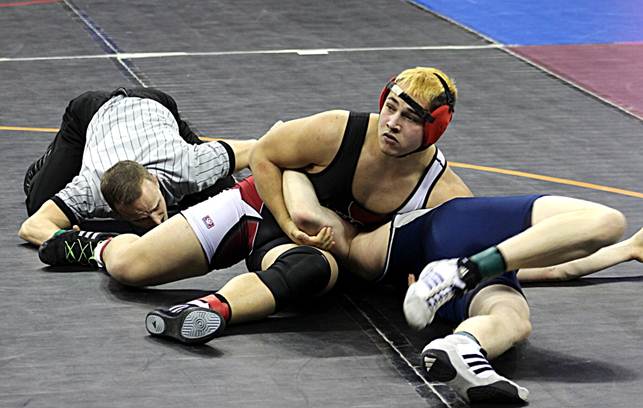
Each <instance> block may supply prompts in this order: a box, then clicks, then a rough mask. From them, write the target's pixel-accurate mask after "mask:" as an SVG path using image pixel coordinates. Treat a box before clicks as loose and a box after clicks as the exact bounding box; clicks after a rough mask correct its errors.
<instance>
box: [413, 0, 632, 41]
mask: <svg viewBox="0 0 643 408" xmlns="http://www.w3.org/2000/svg"><path fill="white" fill-rule="evenodd" d="M412 2H414V3H416V4H419V5H421V6H424V7H426V8H428V9H429V10H433V11H435V12H437V13H439V14H441V15H443V16H445V17H448V18H450V19H452V20H454V21H457V22H458V23H460V24H463V25H465V26H467V27H469V28H471V29H473V30H475V31H477V32H479V33H481V34H484V35H486V36H487V37H490V38H491V39H493V40H495V41H497V42H499V43H502V44H512V45H513V44H515V45H548V44H611V43H621V42H639V41H643V0H574V1H564V0H563V1H561V0H536V1H515V0H467V1H464V0H459V1H454V0H413V1H412Z"/></svg>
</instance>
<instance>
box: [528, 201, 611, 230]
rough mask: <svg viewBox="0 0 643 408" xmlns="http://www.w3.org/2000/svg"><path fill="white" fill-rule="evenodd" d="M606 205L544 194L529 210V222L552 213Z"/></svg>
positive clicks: (534, 221)
mask: <svg viewBox="0 0 643 408" xmlns="http://www.w3.org/2000/svg"><path fill="white" fill-rule="evenodd" d="M607 208H608V207H606V206H604V205H602V204H598V203H593V202H591V201H586V200H580V199H577V198H571V197H562V196H544V197H540V198H538V199H537V200H536V201H534V205H533V207H532V210H531V223H532V225H533V224H537V223H539V222H541V221H543V220H545V219H547V218H549V217H553V216H554V215H558V214H564V213H568V212H572V211H579V210H595V209H607Z"/></svg>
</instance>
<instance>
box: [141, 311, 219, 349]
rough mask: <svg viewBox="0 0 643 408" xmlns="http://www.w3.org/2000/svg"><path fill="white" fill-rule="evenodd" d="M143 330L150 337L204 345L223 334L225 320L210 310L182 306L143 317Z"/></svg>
mask: <svg viewBox="0 0 643 408" xmlns="http://www.w3.org/2000/svg"><path fill="white" fill-rule="evenodd" d="M145 328H146V329H147V331H148V332H149V333H150V334H151V335H152V336H160V337H166V338H170V339H173V340H176V341H179V342H181V343H185V344H204V343H207V342H209V341H210V340H212V339H213V338H215V337H218V336H220V335H221V333H223V330H224V329H225V320H224V319H223V317H221V315H220V314H219V313H217V312H215V311H214V310H212V309H206V308H204V307H199V306H194V305H188V304H183V305H176V306H172V307H171V308H169V309H156V310H153V311H151V312H150V313H148V314H147V316H146V317H145Z"/></svg>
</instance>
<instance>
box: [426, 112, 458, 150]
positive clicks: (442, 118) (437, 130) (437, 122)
mask: <svg viewBox="0 0 643 408" xmlns="http://www.w3.org/2000/svg"><path fill="white" fill-rule="evenodd" d="M431 116H433V119H434V120H433V122H428V121H427V122H426V123H425V124H424V140H423V143H422V145H423V146H430V145H432V144H434V143H435V142H437V141H438V139H440V136H442V134H443V133H444V132H445V131H446V130H447V127H449V123H451V119H452V118H453V111H452V110H451V107H450V106H449V105H442V106H438V107H437V108H436V109H434V110H433V112H431Z"/></svg>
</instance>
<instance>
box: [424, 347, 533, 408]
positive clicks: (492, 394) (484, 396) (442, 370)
mask: <svg viewBox="0 0 643 408" xmlns="http://www.w3.org/2000/svg"><path fill="white" fill-rule="evenodd" d="M422 362H423V363H424V367H425V368H426V371H427V377H428V379H429V381H439V382H442V383H448V382H450V381H453V380H454V379H455V378H456V376H457V375H458V373H457V370H456V369H455V367H453V364H452V363H451V359H450V358H449V355H448V353H447V352H446V351H442V350H435V349H429V350H426V351H424V352H422ZM528 396H529V391H527V390H526V389H523V388H519V387H517V386H515V385H513V384H511V383H509V382H508V381H502V380H501V381H496V382H495V383H491V384H486V385H481V386H473V387H470V388H468V389H467V399H468V401H469V402H470V403H478V402H495V403H525V402H526V401H527V397H528Z"/></svg>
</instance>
